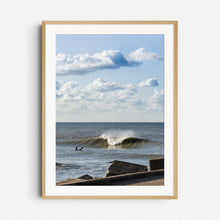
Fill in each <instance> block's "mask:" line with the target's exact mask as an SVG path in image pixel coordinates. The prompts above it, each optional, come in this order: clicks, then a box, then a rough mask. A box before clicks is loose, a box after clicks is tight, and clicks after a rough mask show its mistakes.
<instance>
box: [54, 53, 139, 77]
mask: <svg viewBox="0 0 220 220" xmlns="http://www.w3.org/2000/svg"><path fill="white" fill-rule="evenodd" d="M136 65H140V63H139V62H137V61H133V60H127V59H126V58H125V57H124V55H123V54H122V53H121V52H120V51H119V50H104V51H102V52H101V53H95V54H93V55H90V54H88V53H86V54H78V55H73V56H71V55H66V54H63V53H59V54H58V55H57V57H56V72H57V74H58V75H64V74H78V75H80V74H86V73H89V72H94V71H98V70H102V69H117V68H120V67H123V66H136Z"/></svg>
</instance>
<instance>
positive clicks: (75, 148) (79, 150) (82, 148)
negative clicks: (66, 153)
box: [75, 147, 85, 151]
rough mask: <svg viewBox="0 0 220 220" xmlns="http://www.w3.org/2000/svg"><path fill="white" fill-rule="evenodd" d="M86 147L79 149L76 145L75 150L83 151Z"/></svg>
mask: <svg viewBox="0 0 220 220" xmlns="http://www.w3.org/2000/svg"><path fill="white" fill-rule="evenodd" d="M84 148H85V147H81V148H80V149H79V150H78V147H76V148H75V150H76V151H83V149H84Z"/></svg>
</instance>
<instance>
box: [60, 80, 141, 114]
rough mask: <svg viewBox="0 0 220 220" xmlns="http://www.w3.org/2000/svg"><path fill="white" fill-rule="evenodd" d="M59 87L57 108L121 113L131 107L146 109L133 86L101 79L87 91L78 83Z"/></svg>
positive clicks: (88, 87) (61, 84) (93, 83)
mask: <svg viewBox="0 0 220 220" xmlns="http://www.w3.org/2000/svg"><path fill="white" fill-rule="evenodd" d="M58 84H59V85H60V86H59V87H57V91H56V93H57V108H58V109H59V108H60V107H62V106H63V107H64V106H66V107H67V108H69V109H72V110H88V111H98V110H102V111H112V110H113V111H120V110H121V109H126V108H129V107H131V106H133V107H134V108H140V106H142V108H143V109H144V103H143V102H142V100H141V99H140V97H139V96H138V94H137V89H136V87H135V86H133V85H126V86H119V85H117V84H116V83H115V82H108V81H105V80H103V79H101V78H99V79H96V80H94V81H93V82H92V83H91V84H89V85H88V86H86V88H85V89H80V88H79V87H77V83H76V82H74V83H71V82H64V81H59V82H58Z"/></svg>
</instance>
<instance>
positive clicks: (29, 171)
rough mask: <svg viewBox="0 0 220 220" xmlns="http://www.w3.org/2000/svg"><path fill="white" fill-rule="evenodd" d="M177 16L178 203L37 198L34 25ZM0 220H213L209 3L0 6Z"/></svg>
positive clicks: (217, 30) (213, 24)
mask: <svg viewBox="0 0 220 220" xmlns="http://www.w3.org/2000/svg"><path fill="white" fill-rule="evenodd" d="M59 19H62V20H88V19H90V20H113V19H114V20H168V19H170V20H179V199H178V200H136V201H134V200H107V201H105V200H103V201H100V200H42V199H41V197H40V192H41V21H42V20H59ZM0 27H1V29H0V64H1V65H0V67H1V68H0V74H1V75H0V76H1V77H0V179H1V181H0V219H2V220H7V219H16V220H20V219H22V220H26V219H28V220H29V219H54V220H55V219H107V220H108V219H111V220H112V219H134V220H139V219H169V220H176V219H187V220H189V219H199V220H202V219H205V220H206V219H220V212H219V207H220V114H219V113H220V88H219V85H220V67H219V63H220V53H219V52H220V42H219V40H220V13H219V5H218V1H217V0H209V1H204V0H194V1H192V0H185V1H176V0H165V1H164V0H154V1H147V0H135V1H128V0H109V1H105V0H92V1H91V0H90V1H89V0H80V1H79V0H78V1H77V0H75V1H70V0H62V1H58V0H53V1H49V0H47V1H45V0H36V1H33V0H32V1H30V0H29V1H28V0H20V1H18V0H8V1H1V3H0Z"/></svg>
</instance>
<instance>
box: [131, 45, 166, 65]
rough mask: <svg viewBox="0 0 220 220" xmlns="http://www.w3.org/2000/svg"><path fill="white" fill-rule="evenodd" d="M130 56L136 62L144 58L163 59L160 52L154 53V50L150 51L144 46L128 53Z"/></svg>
mask: <svg viewBox="0 0 220 220" xmlns="http://www.w3.org/2000/svg"><path fill="white" fill-rule="evenodd" d="M128 57H129V59H130V60H133V61H136V62H141V61H144V60H161V59H162V57H161V56H160V55H159V54H157V53H153V52H148V51H146V50H145V49H144V48H143V47H142V48H139V49H137V50H135V51H132V52H131V53H130V54H129V55H128Z"/></svg>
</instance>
